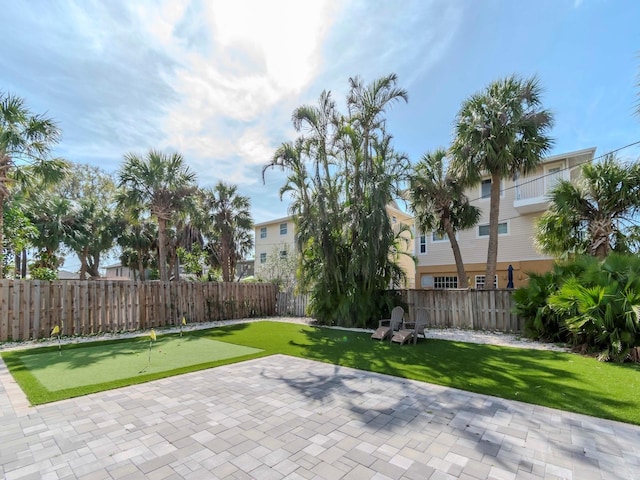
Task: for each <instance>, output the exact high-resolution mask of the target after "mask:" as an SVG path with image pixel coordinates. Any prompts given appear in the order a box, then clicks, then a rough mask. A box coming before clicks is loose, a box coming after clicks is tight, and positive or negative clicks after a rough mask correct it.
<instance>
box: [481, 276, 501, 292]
mask: <svg viewBox="0 0 640 480" xmlns="http://www.w3.org/2000/svg"><path fill="white" fill-rule="evenodd" d="M484 279H485V276H484V275H476V289H477V290H484ZM495 285H496V288H498V275H496V279H495Z"/></svg>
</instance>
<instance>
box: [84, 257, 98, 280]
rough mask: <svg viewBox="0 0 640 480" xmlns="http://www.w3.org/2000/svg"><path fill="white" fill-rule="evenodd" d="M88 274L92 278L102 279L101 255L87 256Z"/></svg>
mask: <svg viewBox="0 0 640 480" xmlns="http://www.w3.org/2000/svg"><path fill="white" fill-rule="evenodd" d="M87 273H88V274H89V277H91V278H100V254H99V253H98V254H94V255H89V254H87Z"/></svg>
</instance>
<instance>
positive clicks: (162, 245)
mask: <svg viewBox="0 0 640 480" xmlns="http://www.w3.org/2000/svg"><path fill="white" fill-rule="evenodd" d="M166 231H167V221H166V220H165V219H164V218H158V271H159V272H160V280H161V281H163V282H166V281H168V280H169V275H168V274H167V242H166Z"/></svg>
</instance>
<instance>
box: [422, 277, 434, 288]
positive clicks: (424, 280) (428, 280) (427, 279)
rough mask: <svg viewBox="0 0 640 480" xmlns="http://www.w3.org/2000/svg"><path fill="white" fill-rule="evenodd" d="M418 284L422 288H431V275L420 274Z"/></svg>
mask: <svg viewBox="0 0 640 480" xmlns="http://www.w3.org/2000/svg"><path fill="white" fill-rule="evenodd" d="M420 286H421V287H422V288H433V277H432V276H431V275H422V276H421V277H420Z"/></svg>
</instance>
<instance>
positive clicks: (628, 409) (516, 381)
mask: <svg viewBox="0 0 640 480" xmlns="http://www.w3.org/2000/svg"><path fill="white" fill-rule="evenodd" d="M301 333H302V334H303V337H304V340H303V341H301V340H297V341H296V340H292V341H291V342H290V343H291V345H292V346H294V347H296V349H297V350H298V353H297V355H298V356H301V357H304V358H308V359H312V360H318V361H322V362H328V363H332V364H335V365H343V366H348V367H353V368H357V369H361V370H367V371H371V372H377V373H383V374H387V375H393V376H396V377H402V378H407V379H412V380H419V381H422V382H428V383H434V384H438V385H444V386H449V387H453V388H459V389H461V390H466V391H470V392H476V393H482V394H486V395H493V396H497V397H501V398H505V399H510V400H519V401H522V402H526V403H531V404H535V405H543V406H548V407H552V408H558V409H562V410H567V411H573V412H577V413H583V414H586V415H592V416H596V417H600V418H607V419H612V420H619V421H623V422H630V423H635V424H640V412H639V411H638V407H640V403H639V402H638V395H639V394H640V369H639V368H638V367H637V366H635V365H614V364H602V363H598V362H596V361H595V360H593V359H590V358H584V357H580V356H578V355H575V354H569V353H563V352H551V351H542V350H530V349H519V348H509V347H499V346H493V345H479V344H472V343H462V342H450V341H443V340H431V339H429V340H420V341H419V342H418V344H417V345H412V344H411V345H403V346H400V345H398V344H391V343H389V342H378V341H375V340H371V339H370V335H369V334H365V333H357V332H350V331H342V330H334V329H326V328H315V329H306V330H302V331H301ZM334 373H335V374H336V375H338V374H339V370H336V371H335V372H334ZM322 381H323V382H324V383H325V384H326V383H327V382H328V380H327V379H323V380H322ZM630 384H632V385H633V386H634V388H633V389H631V390H630V389H629V385H630ZM305 387H306V388H313V386H312V385H305ZM399 400H400V399H399Z"/></svg>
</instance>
